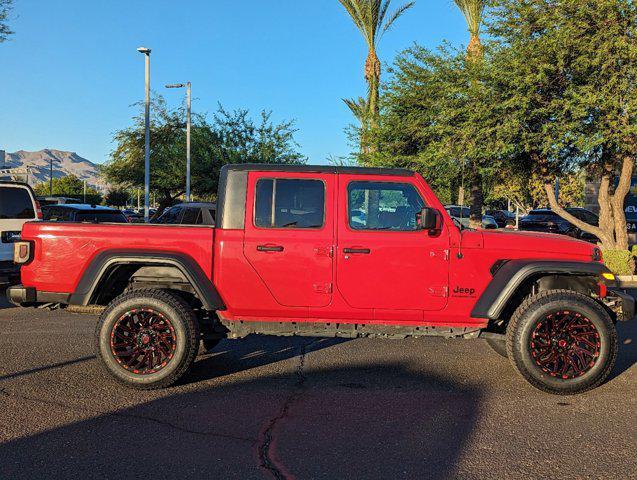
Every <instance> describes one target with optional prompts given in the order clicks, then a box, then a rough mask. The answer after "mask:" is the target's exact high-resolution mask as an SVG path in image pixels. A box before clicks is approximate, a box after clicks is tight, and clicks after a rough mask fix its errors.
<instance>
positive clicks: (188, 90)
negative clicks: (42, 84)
mask: <svg viewBox="0 0 637 480" xmlns="http://www.w3.org/2000/svg"><path fill="white" fill-rule="evenodd" d="M183 87H186V201H187V202H189V201H190V125H191V121H190V106H191V102H192V95H191V85H190V82H187V83H175V84H172V85H166V88H183Z"/></svg>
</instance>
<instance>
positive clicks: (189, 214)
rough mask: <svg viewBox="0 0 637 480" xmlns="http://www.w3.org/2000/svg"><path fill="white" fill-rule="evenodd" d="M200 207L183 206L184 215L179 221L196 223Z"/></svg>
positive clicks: (190, 223) (188, 223) (189, 223)
mask: <svg viewBox="0 0 637 480" xmlns="http://www.w3.org/2000/svg"><path fill="white" fill-rule="evenodd" d="M200 210H201V209H200V208H184V215H183V217H181V222H180V223H183V224H185V225H197V214H199V213H200Z"/></svg>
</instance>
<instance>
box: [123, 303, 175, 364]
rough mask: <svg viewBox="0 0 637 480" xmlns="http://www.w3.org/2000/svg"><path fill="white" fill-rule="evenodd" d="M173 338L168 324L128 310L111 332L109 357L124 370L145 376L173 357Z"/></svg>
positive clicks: (145, 312) (151, 312)
mask: <svg viewBox="0 0 637 480" xmlns="http://www.w3.org/2000/svg"><path fill="white" fill-rule="evenodd" d="M176 345H177V337H176V335H175V329H174V328H173V326H172V324H171V323H170V320H168V319H167V318H166V317H164V316H163V315H162V314H161V313H159V312H156V311H155V310H151V309H149V308H141V309H135V310H130V311H129V312H126V313H125V314H124V315H122V316H121V317H119V319H118V320H117V322H115V325H113V329H112V330H111V353H112V354H113V357H114V358H115V360H116V361H117V363H119V364H120V366H122V367H123V368H124V369H126V370H128V371H129V372H132V373H135V374H138V375H149V374H151V373H156V372H158V371H159V370H161V369H162V368H164V367H165V366H166V365H168V363H169V362H170V361H171V360H172V359H173V357H174V356H175V349H176Z"/></svg>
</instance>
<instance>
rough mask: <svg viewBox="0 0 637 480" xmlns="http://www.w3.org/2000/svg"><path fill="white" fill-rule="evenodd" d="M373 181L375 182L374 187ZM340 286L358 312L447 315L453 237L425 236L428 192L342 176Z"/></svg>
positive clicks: (384, 179) (392, 182) (407, 185)
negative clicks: (421, 221)
mask: <svg viewBox="0 0 637 480" xmlns="http://www.w3.org/2000/svg"><path fill="white" fill-rule="evenodd" d="M370 180H371V181H370ZM338 190H339V207H338V210H339V214H338V253H337V257H336V282H337V286H338V290H339V292H340V293H341V295H342V296H343V297H344V299H345V301H346V302H347V303H348V304H349V305H350V306H352V307H355V308H374V309H382V310H421V311H426V310H429V311H432V310H441V309H443V308H444V307H445V306H446V304H447V296H448V286H449V237H448V233H447V231H446V230H443V232H442V233H440V234H438V235H436V236H431V235H430V234H429V232H427V231H423V230H419V229H418V227H417V222H416V219H417V217H416V214H417V213H419V212H420V210H421V209H422V208H423V207H424V206H425V202H424V200H423V195H422V193H423V192H420V191H419V190H418V189H417V188H416V186H415V185H414V184H412V183H409V182H406V181H405V180H404V179H396V180H388V177H382V176H379V177H377V178H376V177H375V178H374V179H367V177H357V176H355V175H339V186H338Z"/></svg>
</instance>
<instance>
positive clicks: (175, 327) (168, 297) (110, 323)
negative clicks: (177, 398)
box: [96, 290, 199, 390]
mask: <svg viewBox="0 0 637 480" xmlns="http://www.w3.org/2000/svg"><path fill="white" fill-rule="evenodd" d="M96 337H97V353H98V356H99V358H100V359H101V360H102V363H103V365H104V366H105V367H106V369H107V371H108V372H109V373H110V374H111V375H112V376H113V377H114V378H115V379H116V380H118V381H119V382H121V383H123V384H124V385H126V386H129V387H133V388H137V389H143V390H151V389H157V388H163V387H167V386H170V385H172V384H173V383H175V382H176V381H177V380H179V378H181V377H182V376H183V375H184V373H186V371H187V370H188V368H189V367H190V365H191V364H192V362H193V360H194V358H195V355H196V354H197V347H198V342H199V327H198V324H197V319H196V317H195V314H194V312H193V311H192V309H191V308H190V306H189V305H188V304H186V303H185V302H184V300H183V299H181V298H180V297H179V296H178V295H175V294H173V293H171V292H169V291H165V290H135V291H132V292H129V293H125V294H123V295H120V296H119V297H117V298H116V299H114V300H113V301H112V302H111V304H110V305H109V306H108V308H107V309H106V310H105V311H104V312H103V313H102V316H101V317H100V321H99V323H98V325H97V330H96Z"/></svg>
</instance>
